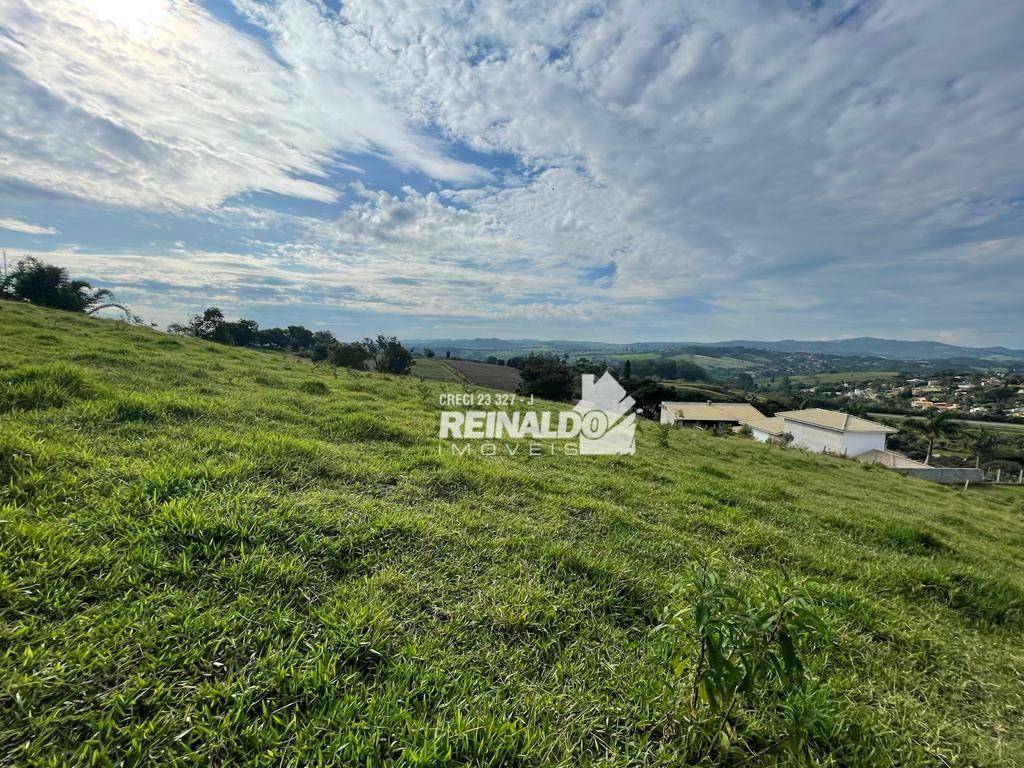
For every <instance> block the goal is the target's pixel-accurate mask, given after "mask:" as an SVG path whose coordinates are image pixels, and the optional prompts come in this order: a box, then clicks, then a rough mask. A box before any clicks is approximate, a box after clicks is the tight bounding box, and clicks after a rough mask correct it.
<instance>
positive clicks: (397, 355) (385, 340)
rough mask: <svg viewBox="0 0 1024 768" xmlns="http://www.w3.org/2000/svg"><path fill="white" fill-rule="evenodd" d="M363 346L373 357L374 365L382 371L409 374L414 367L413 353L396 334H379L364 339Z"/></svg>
mask: <svg viewBox="0 0 1024 768" xmlns="http://www.w3.org/2000/svg"><path fill="white" fill-rule="evenodd" d="M363 346H364V347H366V350H367V351H368V352H369V353H370V355H371V356H372V357H373V364H374V367H375V368H376V369H377V370H378V371H380V372H381V373H397V374H401V375H404V374H407V373H409V370H410V369H411V368H412V353H411V352H410V351H409V350H408V349H406V348H405V347H403V346H402V343H401V342H400V341H399V340H398V338H397V337H396V336H384V335H383V334H381V335H379V336H377V338H376V339H371V338H369V337H367V338H365V339H363Z"/></svg>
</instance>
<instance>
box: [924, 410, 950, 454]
mask: <svg viewBox="0 0 1024 768" xmlns="http://www.w3.org/2000/svg"><path fill="white" fill-rule="evenodd" d="M958 429H959V428H958V427H957V425H956V422H954V421H953V416H952V414H950V413H949V411H942V412H940V413H933V414H932V415H931V416H929V417H928V418H927V419H926V420H925V422H924V423H923V424H922V425H921V432H922V433H923V434H924V436H925V437H926V438H927V440H928V451H927V453H926V454H925V457H924V463H925V464H928V463H930V462H931V459H932V448H933V447H934V446H935V442H936V441H937V440H941V439H942V438H943V437H951V436H953V435H955V434H956V433H957V431H958Z"/></svg>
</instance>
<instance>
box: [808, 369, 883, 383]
mask: <svg viewBox="0 0 1024 768" xmlns="http://www.w3.org/2000/svg"><path fill="white" fill-rule="evenodd" d="M900 375H901V374H900V373H899V371H835V372H829V373H806V374H798V375H796V376H790V377H789V380H790V381H791V382H793V383H794V384H842V383H843V382H847V381H848V382H850V383H851V384H865V383H868V382H874V381H889V380H891V379H895V378H896V377H897V376H900Z"/></svg>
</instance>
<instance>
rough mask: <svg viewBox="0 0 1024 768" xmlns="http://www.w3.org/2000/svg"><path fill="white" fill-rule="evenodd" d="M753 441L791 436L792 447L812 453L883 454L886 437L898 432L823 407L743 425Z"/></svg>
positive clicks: (786, 412) (842, 454)
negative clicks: (873, 452)
mask: <svg viewBox="0 0 1024 768" xmlns="http://www.w3.org/2000/svg"><path fill="white" fill-rule="evenodd" d="M743 424H744V426H747V427H750V431H751V432H752V433H753V436H754V439H755V440H760V441H761V442H762V443H765V442H772V441H775V440H778V439H779V438H781V437H782V435H784V434H790V435H792V436H793V442H792V445H795V446H797V447H798V448H804V449H806V450H808V451H814V452H815V453H833V454H836V455H838V456H851V457H852V456H860V455H861V454H863V453H867V452H868V451H884V450H885V440H886V437H887V436H888V435H890V434H892V433H893V432H897V431H899V430H896V429H894V428H893V427H887V426H886V425H885V424H877V423H875V422H873V421H868V420H867V419H862V418H860V417H859V416H851V415H850V414H848V413H839V412H838V411H827V410H825V409H824V408H805V409H804V410H802V411H782V412H781V413H778V414H776V415H775V416H774V417H772V418H770V419H752V420H749V421H744V422H743Z"/></svg>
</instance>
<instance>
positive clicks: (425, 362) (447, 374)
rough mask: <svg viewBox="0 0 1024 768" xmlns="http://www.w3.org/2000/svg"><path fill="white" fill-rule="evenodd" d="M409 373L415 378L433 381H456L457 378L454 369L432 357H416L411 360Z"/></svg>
mask: <svg viewBox="0 0 1024 768" xmlns="http://www.w3.org/2000/svg"><path fill="white" fill-rule="evenodd" d="M410 373H411V374H412V375H413V376H415V377H416V378H419V379H430V380H433V381H457V380H458V378H459V374H457V373H456V372H455V370H454V369H452V368H451V367H450V366H448V365H445V364H444V363H443V362H442V361H441V360H438V359H437V358H433V357H417V358H416V359H415V360H413V361H412V370H411V371H410Z"/></svg>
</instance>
